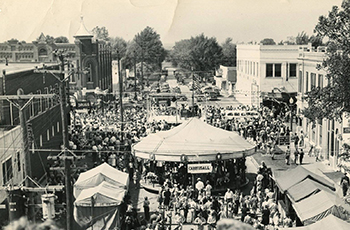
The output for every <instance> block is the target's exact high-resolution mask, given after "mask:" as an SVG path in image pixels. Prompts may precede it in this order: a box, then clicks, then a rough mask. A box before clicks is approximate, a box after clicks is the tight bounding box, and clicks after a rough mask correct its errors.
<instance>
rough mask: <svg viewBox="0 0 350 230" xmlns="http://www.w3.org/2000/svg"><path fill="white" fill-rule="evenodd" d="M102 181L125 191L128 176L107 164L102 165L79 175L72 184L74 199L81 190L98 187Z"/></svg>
mask: <svg viewBox="0 0 350 230" xmlns="http://www.w3.org/2000/svg"><path fill="white" fill-rule="evenodd" d="M103 181H106V182H108V183H110V184H112V185H114V186H117V187H121V188H124V189H125V190H127V189H128V186H129V175H128V174H127V173H124V172H121V171H119V170H118V169H115V168H113V167H112V166H110V165H109V164H107V163H103V164H101V165H99V166H97V167H95V168H93V169H91V170H89V171H87V172H83V173H81V174H80V175H79V177H78V180H77V181H76V182H75V184H74V197H78V196H79V194H80V192H81V191H82V190H83V189H86V188H92V187H95V186H98V185H99V184H101V183H102V182H103Z"/></svg>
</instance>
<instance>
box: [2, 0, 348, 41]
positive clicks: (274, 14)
mask: <svg viewBox="0 0 350 230" xmlns="http://www.w3.org/2000/svg"><path fill="white" fill-rule="evenodd" d="M341 2H342V0H0V31H1V33H0V42H4V41H7V40H9V39H11V38H16V39H18V40H20V41H22V40H24V41H27V42H31V41H34V40H35V39H36V38H37V37H39V35H40V33H41V32H43V33H44V34H45V35H51V36H54V37H58V36H66V37H68V39H69V40H70V42H73V41H74V38H73V36H74V34H75V33H76V32H77V30H78V29H79V25H80V17H81V16H83V18H84V23H85V26H86V28H87V29H88V30H92V29H93V28H94V27H95V26H99V27H102V26H105V27H106V28H107V29H108V31H109V35H110V36H111V37H115V36H119V37H122V38H124V39H125V40H127V41H129V40H132V39H133V37H134V36H135V34H137V33H138V32H140V31H142V30H143V29H144V28H145V27H146V26H150V27H152V28H154V29H155V31H156V32H157V33H159V34H160V37H161V40H162V42H163V44H165V45H171V44H174V43H175V42H176V41H180V40H181V39H188V38H190V37H191V36H196V35H199V34H201V33H204V34H205V35H206V36H208V37H216V38H217V40H218V41H219V42H223V41H224V40H225V39H226V38H228V37H231V38H232V39H233V41H234V42H237V43H241V42H249V41H257V42H259V41H261V40H262V39H264V38H273V39H274V40H275V41H276V42H279V41H281V40H286V39H287V37H288V36H296V35H297V34H298V33H300V32H302V31H305V32H306V33H307V34H309V35H311V34H312V33H313V29H314V27H315V25H316V24H317V22H318V18H319V16H320V15H327V14H328V12H329V11H330V10H331V9H332V6H334V5H337V6H340V5H341Z"/></svg>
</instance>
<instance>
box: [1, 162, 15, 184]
mask: <svg viewBox="0 0 350 230" xmlns="http://www.w3.org/2000/svg"><path fill="white" fill-rule="evenodd" d="M12 177H13V169H12V158H11V157H10V158H9V159H7V160H6V161H4V162H2V180H3V185H6V184H7V182H9V181H10V180H11V179H12Z"/></svg>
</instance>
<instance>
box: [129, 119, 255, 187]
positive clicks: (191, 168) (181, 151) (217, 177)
mask: <svg viewBox="0 0 350 230" xmlns="http://www.w3.org/2000/svg"><path fill="white" fill-rule="evenodd" d="M255 151H256V148H255V146H254V145H253V144H251V143H250V142H248V141H246V140H245V139H244V138H243V137H241V136H240V135H239V134H238V133H236V132H231V131H226V130H223V129H220V128H216V127H214V126H211V125H209V124H207V123H205V122H203V121H201V120H200V119H198V118H192V119H190V120H187V121H186V122H184V123H182V124H181V125H179V126H177V127H175V128H173V129H171V130H168V131H161V132H157V133H154V134H150V135H149V136H147V137H145V138H143V139H142V140H141V141H140V142H139V143H137V144H136V145H134V146H133V153H134V154H135V156H136V157H137V158H138V159H142V160H143V163H144V171H146V172H143V173H144V174H145V175H148V174H149V173H152V175H153V180H154V178H156V179H155V180H156V182H157V183H160V184H162V182H163V181H164V180H166V179H170V180H172V181H173V182H174V183H179V182H180V181H181V182H182V183H183V185H188V182H189V181H188V174H191V175H192V185H193V183H194V175H196V177H197V178H198V177H202V179H205V181H208V180H209V181H210V182H212V185H215V186H213V187H216V186H218V187H220V186H222V187H224V186H226V188H227V186H231V185H233V186H234V185H242V184H244V183H245V182H246V178H245V157H246V156H250V155H252V154H254V153H255ZM153 182H154V181H153Z"/></svg>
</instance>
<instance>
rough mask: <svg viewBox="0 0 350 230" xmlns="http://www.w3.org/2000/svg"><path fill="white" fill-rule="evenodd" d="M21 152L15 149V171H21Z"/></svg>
mask: <svg viewBox="0 0 350 230" xmlns="http://www.w3.org/2000/svg"><path fill="white" fill-rule="evenodd" d="M20 153H21V152H20V151H17V153H16V157H17V171H18V172H19V171H21V154H20Z"/></svg>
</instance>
